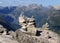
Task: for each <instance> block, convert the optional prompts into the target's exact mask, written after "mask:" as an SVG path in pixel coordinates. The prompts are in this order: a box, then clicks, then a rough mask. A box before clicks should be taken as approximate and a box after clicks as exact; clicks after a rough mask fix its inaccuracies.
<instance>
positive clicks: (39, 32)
mask: <svg viewBox="0 0 60 43" xmlns="http://www.w3.org/2000/svg"><path fill="white" fill-rule="evenodd" d="M22 18H23V17H22ZM27 18H28V17H27ZM23 19H24V18H23ZM20 20H21V19H19V21H20ZM31 20H32V19H30V20H29V19H28V21H29V22H27V20H25V22H24V21H23V22H19V23H20V24H21V25H22V27H23V26H24V24H27V25H26V26H27V27H26V26H25V27H26V28H22V27H21V29H19V30H16V34H17V39H16V40H18V41H19V43H60V37H59V35H58V34H57V33H55V32H52V31H51V30H49V28H48V27H49V25H48V23H46V24H44V25H43V26H42V28H39V29H38V28H36V27H35V26H34V25H35V24H34V23H33V22H34V20H35V19H34V20H32V21H31ZM26 29H27V30H26Z"/></svg>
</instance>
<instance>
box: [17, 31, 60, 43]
mask: <svg viewBox="0 0 60 43" xmlns="http://www.w3.org/2000/svg"><path fill="white" fill-rule="evenodd" d="M59 38H60V37H59V36H58V35H57V34H56V33H54V32H52V31H49V30H42V32H41V33H40V36H33V35H30V34H28V33H24V32H22V31H17V40H18V41H19V43H60V42H59V40H60V39H59Z"/></svg>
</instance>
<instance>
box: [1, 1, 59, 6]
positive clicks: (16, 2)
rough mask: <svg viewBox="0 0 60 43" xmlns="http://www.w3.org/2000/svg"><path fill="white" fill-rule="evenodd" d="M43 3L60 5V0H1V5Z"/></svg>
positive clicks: (44, 4) (45, 4)
mask: <svg viewBox="0 0 60 43" xmlns="http://www.w3.org/2000/svg"><path fill="white" fill-rule="evenodd" d="M29 4H42V5H43V6H49V5H60V0H0V6H20V5H29Z"/></svg>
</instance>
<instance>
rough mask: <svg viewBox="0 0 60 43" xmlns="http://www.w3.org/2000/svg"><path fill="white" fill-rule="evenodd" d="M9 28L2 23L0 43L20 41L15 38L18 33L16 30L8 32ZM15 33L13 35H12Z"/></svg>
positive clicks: (0, 26) (16, 42)
mask: <svg viewBox="0 0 60 43" xmlns="http://www.w3.org/2000/svg"><path fill="white" fill-rule="evenodd" d="M7 31H8V30H7V29H6V28H4V27H3V26H2V25H0V43H19V42H18V41H17V40H15V39H14V36H15V35H16V34H15V33H14V32H11V31H10V32H9V33H8V32H7ZM12 34H13V35H12Z"/></svg>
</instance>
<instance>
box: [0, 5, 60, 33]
mask: <svg viewBox="0 0 60 43" xmlns="http://www.w3.org/2000/svg"><path fill="white" fill-rule="evenodd" d="M22 12H23V14H24V15H26V16H28V17H31V16H34V17H35V19H36V23H37V24H36V26H37V27H41V26H42V25H43V24H45V23H46V22H48V23H49V25H50V28H51V29H52V30H54V31H57V32H58V33H59V31H60V19H59V18H60V7H59V6H48V7H46V6H45V7H44V6H42V5H37V4H32V5H28V6H11V7H1V6H0V17H3V19H4V20H5V21H6V22H7V21H8V23H10V24H11V25H13V26H14V27H16V28H17V27H19V23H18V18H19V16H20V14H21V13H22ZM0 21H1V20H0ZM11 25H10V26H11Z"/></svg>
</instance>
